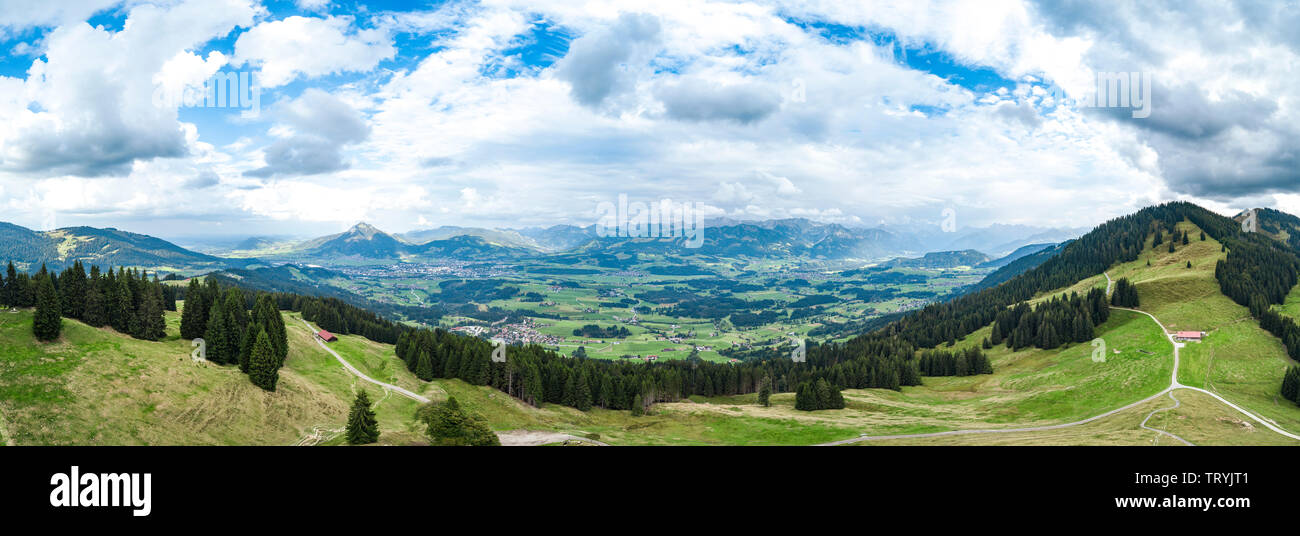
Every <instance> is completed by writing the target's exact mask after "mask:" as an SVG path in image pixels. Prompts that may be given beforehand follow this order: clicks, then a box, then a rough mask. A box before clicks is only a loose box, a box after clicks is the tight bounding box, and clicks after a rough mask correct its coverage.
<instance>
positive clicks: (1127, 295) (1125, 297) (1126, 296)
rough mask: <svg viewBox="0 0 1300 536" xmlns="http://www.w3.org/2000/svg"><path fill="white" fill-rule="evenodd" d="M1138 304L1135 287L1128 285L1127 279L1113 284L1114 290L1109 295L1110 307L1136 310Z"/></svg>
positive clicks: (1123, 278)
mask: <svg viewBox="0 0 1300 536" xmlns="http://www.w3.org/2000/svg"><path fill="white" fill-rule="evenodd" d="M1138 303H1139V302H1138V290H1137V285H1134V284H1132V283H1130V282H1129V280H1128V278H1127V277H1121V278H1120V279H1119V281H1116V282H1115V289H1114V290H1113V291H1112V292H1111V293H1110V304H1111V305H1114V306H1115V307H1127V308H1129V309H1136V308H1137V307H1138Z"/></svg>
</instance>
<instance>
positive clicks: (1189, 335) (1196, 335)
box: [1174, 331, 1205, 342]
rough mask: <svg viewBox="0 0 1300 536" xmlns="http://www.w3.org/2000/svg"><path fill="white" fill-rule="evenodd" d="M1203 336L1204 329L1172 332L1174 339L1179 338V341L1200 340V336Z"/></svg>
mask: <svg viewBox="0 0 1300 536" xmlns="http://www.w3.org/2000/svg"><path fill="white" fill-rule="evenodd" d="M1204 336H1205V332H1204V331H1178V332H1174V338H1175V339H1178V340H1180V341H1196V342H1201V338H1202V337H1204Z"/></svg>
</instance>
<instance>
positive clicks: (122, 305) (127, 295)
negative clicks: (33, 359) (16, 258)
mask: <svg viewBox="0 0 1300 536" xmlns="http://www.w3.org/2000/svg"><path fill="white" fill-rule="evenodd" d="M175 296H176V294H175V290H174V289H172V288H170V286H169V285H165V284H163V283H162V282H161V281H159V280H158V276H157V274H155V275H154V276H153V277H152V279H151V278H150V276H149V274H148V272H146V271H144V270H140V271H136V270H135V269H130V270H128V269H126V268H125V267H119V268H118V269H117V271H114V270H113V269H111V268H110V269H108V270H105V271H103V272H100V269H99V267H98V266H91V267H90V272H89V273H87V272H86V269H85V266H84V265H83V264H82V263H81V261H75V262H73V264H72V266H69V267H67V268H65V269H64V270H63V272H61V273H60V274H58V275H55V274H53V273H51V272H50V271H49V270H48V269H46V267H45V266H44V265H41V269H40V270H39V271H38V272H36V273H35V274H32V275H29V274H26V273H22V272H19V271H18V270H17V268H16V267H15V266H14V264H13V263H12V262H10V263H9V265H8V267H7V268H6V270H5V273H4V274H3V284H2V285H0V304H2V305H5V306H8V307H35V308H36V314H35V318H34V320H33V323H32V331H33V333H34V334H35V335H36V337H37V338H38V339H40V340H43V341H52V340H54V339H57V338H58V337H59V334H60V333H62V329H63V318H72V319H75V320H80V321H82V322H83V323H85V324H87V325H89V326H91V327H96V328H99V327H104V326H109V327H112V328H113V329H114V330H115V331H117V332H118V333H122V334H124V335H129V336H131V337H135V338H137V339H143V340H150V341H157V340H162V338H163V337H166V335H167V330H166V328H167V323H166V321H165V319H164V317H163V314H164V311H175V310H176V298H175Z"/></svg>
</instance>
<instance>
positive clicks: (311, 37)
mask: <svg viewBox="0 0 1300 536" xmlns="http://www.w3.org/2000/svg"><path fill="white" fill-rule="evenodd" d="M352 23H353V19H352V18H351V17H335V16H330V17H324V18H321V17H301V16H293V17H288V18H285V19H282V20H275V21H268V22H263V23H261V24H258V25H257V26H255V27H253V28H252V29H250V30H248V31H247V32H244V33H243V34H242V35H240V36H239V40H238V41H236V42H235V63H236V64H244V63H252V64H256V65H260V67H261V71H260V73H261V77H260V78H259V79H258V83H260V84H261V85H262V86H263V87H268V88H274V87H279V86H282V85H284V84H288V83H289V82H292V81H294V80H295V79H297V78H299V77H307V78H312V77H316V76H321V75H327V74H334V73H340V72H346V71H361V72H364V71H369V70H371V69H374V68H375V66H376V65H378V64H379V62H380V61H383V60H385V59H389V58H392V57H393V55H394V54H396V53H397V49H396V48H394V47H393V39H392V37H391V36H389V35H388V34H387V32H385V31H383V30H380V29H373V28H372V29H355V28H353V27H352Z"/></svg>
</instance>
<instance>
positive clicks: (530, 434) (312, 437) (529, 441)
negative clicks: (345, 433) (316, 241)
mask: <svg viewBox="0 0 1300 536" xmlns="http://www.w3.org/2000/svg"><path fill="white" fill-rule="evenodd" d="M298 321H300V322H302V325H304V326H306V327H307V331H310V332H311V333H316V330H315V328H312V327H311V324H309V323H307V321H306V320H304V319H302V318H299V319H298ZM312 338H313V339H314V340H315V341H316V344H318V345H320V347H321V348H324V349H325V351H326V352H329V353H330V355H332V356H334V359H337V360H338V361H339V363H341V364H342V365H343V368H345V369H347V370H348V372H351V373H352V374H353V375H354V376H356V377H358V378H361V379H362V380H365V381H368V382H370V383H373V384H375V385H378V386H380V387H383V388H384V390H385V391H390V392H394V393H397V394H399V395H402V396H405V397H406V398H410V399H412V400H416V401H418V402H421V403H424V404H428V403H429V402H430V400H429V399H428V398H426V397H423V396H420V395H418V394H416V393H413V392H411V391H408V390H406V389H403V388H401V387H398V386H396V385H393V384H391V383H384V382H381V381H379V380H376V379H374V378H371V377H370V376H366V375H365V374H363V373H362V372H361V371H360V370H357V368H356V367H354V366H352V363H348V361H347V360H346V359H343V356H340V355H339V354H338V352H335V351H334V349H333V348H330V347H329V346H326V345H325V341H322V340H320V338H319V337H315V336H313V337H312ZM332 432H337V430H328V429H321V428H320V427H316V428H314V429H313V430H312V433H311V434H309V435H308V436H307V437H305V438H302V439H299V440H298V444H299V445H314V444H316V443H320V442H321V441H324V440H326V439H328V438H329V437H330V436H327V435H326V433H332ZM495 433H496V435H497V438H499V439H500V440H501V445H502V446H506V447H511V446H520V447H524V446H535V445H547V444H551V443H561V442H564V441H579V442H583V443H590V444H592V445H597V446H601V447H608V446H609V444H607V443H602V442H600V441H597V440H595V439H588V438H585V437H581V436H576V435H572V434H565V433H560V432H542V431H533V430H507V431H504V432H495Z"/></svg>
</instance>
